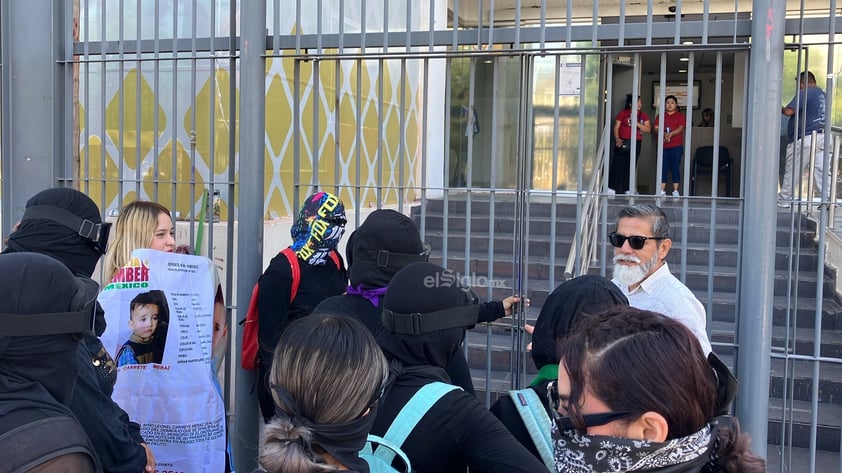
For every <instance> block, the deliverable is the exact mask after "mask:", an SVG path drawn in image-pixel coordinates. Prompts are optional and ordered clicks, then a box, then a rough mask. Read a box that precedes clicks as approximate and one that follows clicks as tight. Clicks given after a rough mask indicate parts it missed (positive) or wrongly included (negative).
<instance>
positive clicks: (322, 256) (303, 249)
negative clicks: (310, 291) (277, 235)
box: [290, 192, 346, 266]
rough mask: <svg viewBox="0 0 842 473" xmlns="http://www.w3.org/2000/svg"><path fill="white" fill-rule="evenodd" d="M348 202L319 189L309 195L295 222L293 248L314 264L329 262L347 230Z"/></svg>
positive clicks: (292, 232)
mask: <svg viewBox="0 0 842 473" xmlns="http://www.w3.org/2000/svg"><path fill="white" fill-rule="evenodd" d="M345 223H346V220H345V206H344V205H343V204H342V201H340V200H339V198H338V197H336V196H335V195H333V194H330V193H327V192H318V193H316V194H313V195H311V196H309V197H307V198H306V199H305V200H304V205H302V206H301V211H299V212H298V218H297V219H296V221H295V224H294V225H293V226H292V230H291V231H290V233H291V234H292V242H293V243H292V245H291V246H290V248H292V250H293V251H295V254H296V255H298V257H299V258H301V259H303V260H304V261H306V262H307V263H308V264H311V265H314V266H322V265H324V264H325V262H327V259H328V254H329V253H330V251H331V250H334V249H336V245H338V244H339V240H340V239H341V238H342V234H343V233H345Z"/></svg>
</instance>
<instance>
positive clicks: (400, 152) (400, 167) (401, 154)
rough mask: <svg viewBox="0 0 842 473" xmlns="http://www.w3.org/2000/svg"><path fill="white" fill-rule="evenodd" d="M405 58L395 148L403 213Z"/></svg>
mask: <svg viewBox="0 0 842 473" xmlns="http://www.w3.org/2000/svg"><path fill="white" fill-rule="evenodd" d="M406 80H407V74H406V58H401V83H400V85H399V86H398V89H399V91H398V97H399V100H400V104H399V107H398V122H399V124H400V132H399V134H400V139H399V140H398V149H397V160H398V212H401V213H403V204H404V199H406V197H407V196H406V195H405V191H406V189H405V186H406V183H405V182H404V177H403V175H404V172H405V170H404V167H405V163H404V161H405V160H406V158H407V157H408V153H406Z"/></svg>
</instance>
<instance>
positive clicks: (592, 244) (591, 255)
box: [564, 124, 609, 279]
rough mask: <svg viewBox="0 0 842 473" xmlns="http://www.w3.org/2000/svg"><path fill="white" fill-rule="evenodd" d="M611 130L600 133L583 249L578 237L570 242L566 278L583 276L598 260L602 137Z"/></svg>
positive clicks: (587, 194)
mask: <svg viewBox="0 0 842 473" xmlns="http://www.w3.org/2000/svg"><path fill="white" fill-rule="evenodd" d="M608 130H609V125H608V124H606V125H605V128H604V129H603V130H602V133H601V134H600V140H599V146H598V147H597V150H596V162H595V163H594V172H593V174H591V178H590V180H589V181H588V186H587V187H586V188H585V201H584V203H583V204H582V210H583V214H584V215H583V217H582V228H581V229H580V230H579V231H580V232H581V236H582V251H581V252H577V249H578V247H577V245H576V241H577V240H576V239H575V238H574V239H573V242H572V243H571V244H570V253H569V254H568V255H567V264H566V265H565V266H564V278H565V279H570V278H572V277H574V276H582V275H584V274H587V273H588V269H589V268H590V262H591V261H595V260H596V249H597V248H598V244H599V242H598V241H597V235H598V234H599V233H598V232H597V228H598V226H599V214H600V210H601V207H600V206H599V205H597V199H598V198H599V195H600V194H599V189H602V187H603V183H604V176H603V166H604V164H605V140H604V139H602V137H604V136H606V134H607V133H608ZM577 254H578V256H579V257H580V258H581V259H580V261H579V262H580V265H579V274H575V275H574V274H573V267H574V265H575V262H576V257H577Z"/></svg>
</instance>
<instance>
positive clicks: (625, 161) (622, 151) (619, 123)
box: [608, 94, 652, 193]
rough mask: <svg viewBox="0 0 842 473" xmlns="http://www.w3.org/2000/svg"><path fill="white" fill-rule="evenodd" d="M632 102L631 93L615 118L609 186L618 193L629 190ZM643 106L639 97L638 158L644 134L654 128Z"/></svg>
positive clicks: (636, 125)
mask: <svg viewBox="0 0 842 473" xmlns="http://www.w3.org/2000/svg"><path fill="white" fill-rule="evenodd" d="M631 102H632V96H631V94H629V95H627V96H626V108H624V109H623V110H622V111H620V113H618V114H617V117H616V118H615V119H614V159H612V160H611V168H610V169H609V171H608V187H609V188H611V189H612V190H613V191H614V192H617V193H623V192H628V191H629V169H630V166H631V163H630V159H631V133H632V122H631V115H632V113H631V112H632V110H631ZM642 106H643V100H642V99H641V98H640V97H638V98H637V123H636V124H635V126H634V128H636V129H637V136H636V139H635V147H636V148H637V153H636V154H635V156H636V157H637V159H640V144H641V143H642V142H643V134H644V133H649V131H651V129H652V126H651V124H650V122H649V116H648V115H646V114H645V113H643V112H642V111H641V110H640V109H641V107H642ZM632 191H633V189H632Z"/></svg>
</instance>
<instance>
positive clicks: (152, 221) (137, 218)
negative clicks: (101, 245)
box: [103, 200, 170, 283]
mask: <svg viewBox="0 0 842 473" xmlns="http://www.w3.org/2000/svg"><path fill="white" fill-rule="evenodd" d="M162 213H164V214H167V215H170V210H169V209H168V208H166V207H164V206H163V205H161V204H159V203H157V202H150V201H147V200H136V201H134V202H131V203H129V204H126V205H124V206H123V210H121V211H120V216H118V217H117V223H115V224H114V237H113V238H112V240H111V242H110V243H109V244H108V250H107V251H106V252H105V259H104V261H103V275H104V279H105V281H104V282H105V283H108V281H111V278H113V277H114V275H115V274H117V271H118V270H119V269H120V268H122V267H123V266H124V265H125V264H126V263H128V261H129V257H131V254H132V251H134V250H136V249H138V248H149V245H150V244H151V243H152V238H153V237H154V235H155V229H156V228H158V215H160V214H162Z"/></svg>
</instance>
